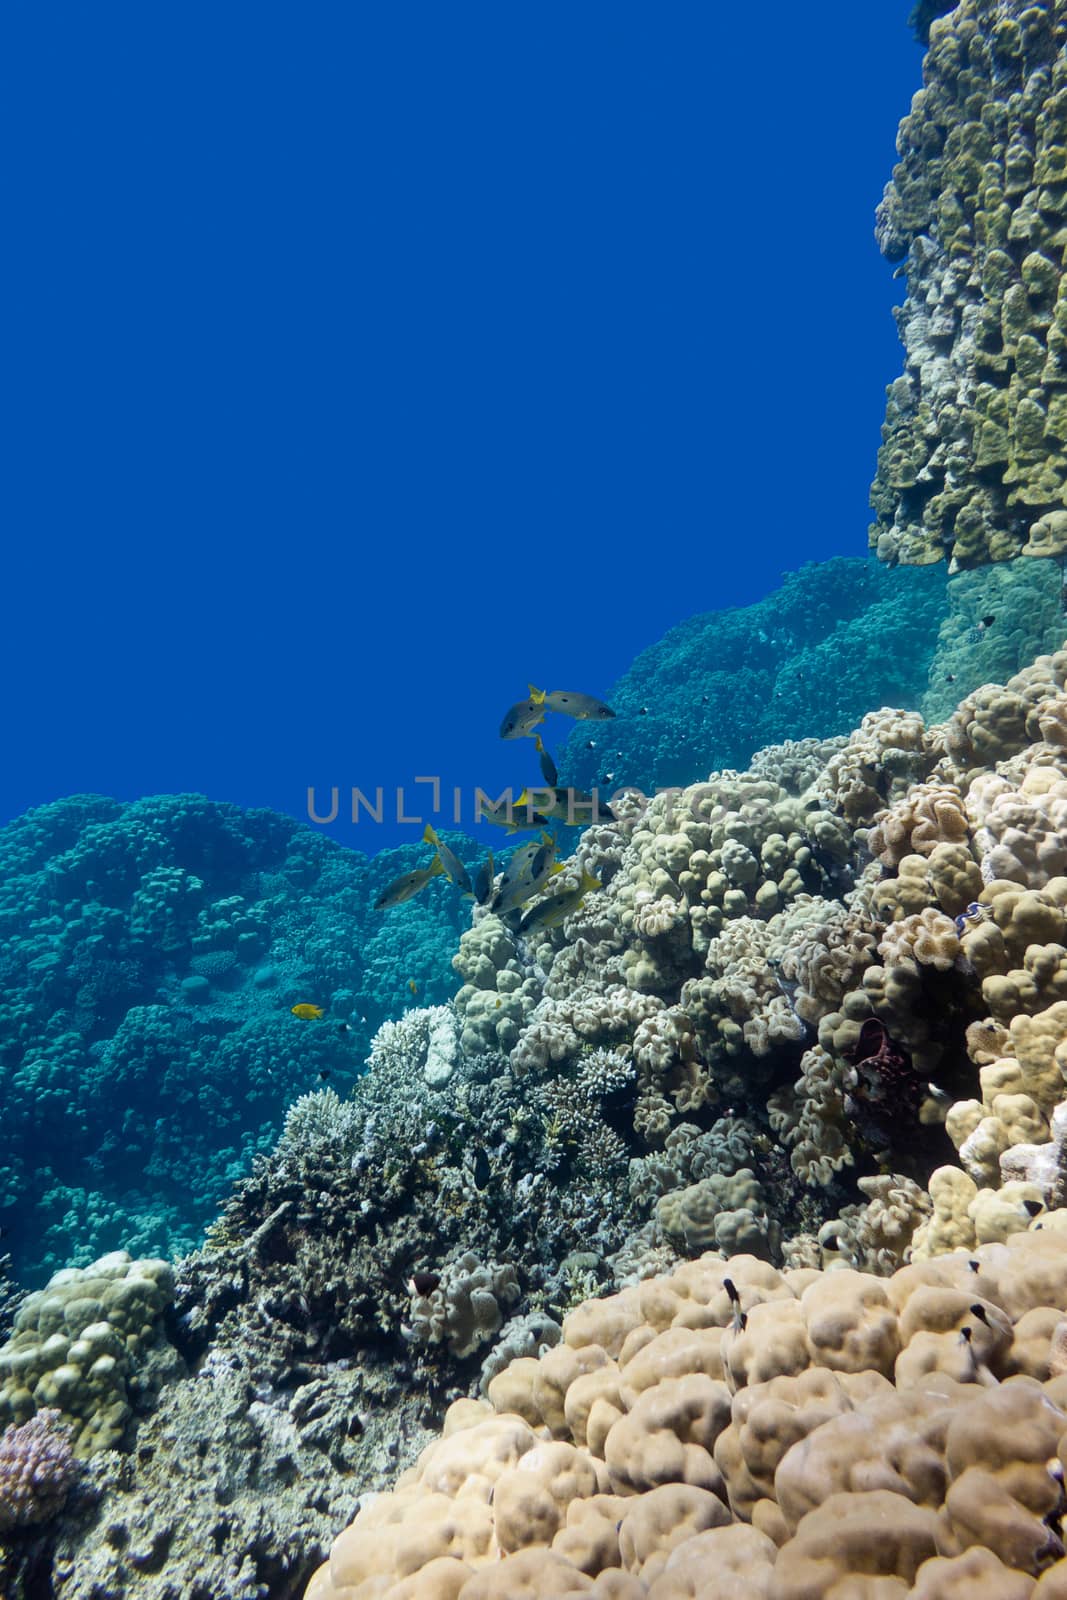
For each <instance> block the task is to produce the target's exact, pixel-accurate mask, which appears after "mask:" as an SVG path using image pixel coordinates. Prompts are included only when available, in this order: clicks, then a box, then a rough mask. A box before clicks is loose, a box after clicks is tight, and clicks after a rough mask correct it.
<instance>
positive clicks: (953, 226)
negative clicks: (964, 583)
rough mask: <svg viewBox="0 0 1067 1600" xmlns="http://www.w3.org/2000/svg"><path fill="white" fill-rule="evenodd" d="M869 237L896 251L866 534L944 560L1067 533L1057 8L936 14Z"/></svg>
mask: <svg viewBox="0 0 1067 1600" xmlns="http://www.w3.org/2000/svg"><path fill="white" fill-rule="evenodd" d="M920 11H921V15H920V17H919V18H918V19H917V20H919V21H920V22H922V23H923V24H926V23H929V24H930V26H929V49H928V52H927V56H926V61H925V65H924V72H923V87H922V88H921V89H920V90H919V92H918V94H917V95H916V96H915V97H914V99H913V101H912V105H911V110H910V111H909V113H908V115H907V116H906V117H905V118H904V119H903V121H902V123H901V125H900V132H899V135H898V139H897V149H898V152H899V154H900V161H899V163H898V164H897V166H896V167H895V168H894V171H893V177H892V181H891V182H890V184H889V185H888V187H887V189H886V192H885V197H884V199H883V201H882V203H881V206H880V208H879V213H878V230H877V231H878V240H879V244H880V246H881V248H882V250H883V252H884V254H885V255H886V256H887V257H888V259H889V260H890V261H893V262H901V263H904V264H905V266H904V270H905V272H906V276H907V297H906V299H905V302H904V305H903V306H902V307H901V309H900V312H899V314H898V322H899V327H900V333H901V338H902V340H903V343H904V348H905V369H904V373H903V375H902V376H901V377H899V378H898V379H897V380H896V381H895V382H894V383H893V384H892V385H891V386H890V388H889V391H888V400H887V406H886V418H885V424H884V427H883V430H882V439H883V442H882V447H881V450H880V451H879V457H878V473H877V476H876V478H875V481H874V486H873V489H872V505H873V507H874V510H875V513H876V518H877V520H876V521H875V523H874V524H873V526H872V528H871V535H870V537H871V544H872V546H873V547H874V548H875V549H876V551H877V553H878V555H879V557H880V558H881V559H882V560H883V561H888V562H913V563H930V562H936V561H940V560H942V559H943V558H945V557H947V558H948V560H949V563H950V567H951V569H952V570H953V571H955V570H956V569H958V568H961V567H969V566H975V565H978V564H980V563H983V562H987V561H1003V560H1006V559H1008V558H1010V557H1012V556H1015V555H1019V554H1024V555H1027V556H1051V557H1056V558H1061V557H1062V555H1063V553H1064V551H1065V550H1067V510H1065V506H1067V501H1065V499H1064V488H1065V484H1067V455H1065V440H1067V402H1065V398H1064V384H1065V382H1067V291H1065V290H1064V288H1063V282H1062V249H1063V237H1062V234H1063V226H1064V217H1065V214H1067V158H1065V155H1064V151H1065V149H1067V97H1065V96H1067V58H1065V56H1064V50H1063V46H1064V42H1065V40H1067V15H1065V13H1064V9H1063V7H1062V6H1061V5H1059V4H1052V5H1032V4H1029V3H1028V0H960V4H958V5H957V6H956V7H955V8H954V9H953V10H952V12H951V13H950V15H948V16H945V17H942V18H940V19H939V20H933V19H932V18H931V16H930V8H929V7H927V8H925V9H923V8H920Z"/></svg>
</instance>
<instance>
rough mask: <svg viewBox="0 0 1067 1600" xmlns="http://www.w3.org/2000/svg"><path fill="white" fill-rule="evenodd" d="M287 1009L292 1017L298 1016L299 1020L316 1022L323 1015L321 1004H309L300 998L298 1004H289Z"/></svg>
mask: <svg viewBox="0 0 1067 1600" xmlns="http://www.w3.org/2000/svg"><path fill="white" fill-rule="evenodd" d="M289 1009H290V1011H291V1012H292V1013H293V1016H294V1017H299V1018H300V1020H301V1022H317V1021H318V1019H319V1018H320V1017H321V1016H324V1015H325V1012H324V1011H323V1009H322V1007H321V1006H313V1005H309V1004H308V1002H307V1001H306V1000H302V1001H301V1002H300V1004H299V1005H298V1006H290V1007H289Z"/></svg>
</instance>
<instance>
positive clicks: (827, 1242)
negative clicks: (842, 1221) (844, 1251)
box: [823, 1234, 841, 1250]
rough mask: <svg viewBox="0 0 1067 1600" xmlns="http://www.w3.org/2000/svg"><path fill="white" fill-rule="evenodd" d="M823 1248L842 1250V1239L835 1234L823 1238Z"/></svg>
mask: <svg viewBox="0 0 1067 1600" xmlns="http://www.w3.org/2000/svg"><path fill="white" fill-rule="evenodd" d="M823 1248H824V1249H825V1250H840V1248H841V1240H840V1239H837V1238H835V1237H834V1235H833V1234H831V1235H830V1237H829V1238H828V1239H824V1240H823Z"/></svg>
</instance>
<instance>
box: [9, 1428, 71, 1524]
mask: <svg viewBox="0 0 1067 1600" xmlns="http://www.w3.org/2000/svg"><path fill="white" fill-rule="evenodd" d="M77 1470H78V1463H77V1461H76V1459H75V1456H74V1451H73V1450H72V1449H71V1443H70V1434H69V1432H68V1431H67V1429H66V1427H65V1426H64V1425H63V1424H62V1422H61V1420H60V1413H59V1412H58V1411H54V1410H52V1409H51V1408H48V1407H46V1408H45V1409H44V1410H42V1411H38V1412H37V1414H36V1416H33V1417H31V1418H30V1420H29V1422H24V1423H22V1425H21V1426H18V1425H16V1424H15V1423H12V1424H11V1425H10V1426H9V1427H7V1428H5V1429H4V1431H3V1433H2V1434H0V1534H2V1533H8V1532H10V1531H11V1529H13V1528H29V1527H33V1526H34V1525H35V1524H37V1523H41V1522H48V1521H50V1520H51V1518H52V1517H55V1516H58V1514H59V1512H60V1511H62V1509H63V1505H64V1503H65V1501H66V1498H67V1491H68V1490H69V1488H70V1486H71V1484H72V1483H73V1482H74V1478H75V1475H76V1473H77Z"/></svg>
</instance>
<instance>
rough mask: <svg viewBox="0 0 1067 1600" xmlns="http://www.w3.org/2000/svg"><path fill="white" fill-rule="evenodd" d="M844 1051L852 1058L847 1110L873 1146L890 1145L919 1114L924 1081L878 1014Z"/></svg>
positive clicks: (847, 1088)
mask: <svg viewBox="0 0 1067 1600" xmlns="http://www.w3.org/2000/svg"><path fill="white" fill-rule="evenodd" d="M841 1053H842V1055H843V1056H844V1058H845V1060H846V1061H850V1062H852V1070H851V1072H850V1073H849V1074H848V1076H847V1078H846V1080H845V1089H846V1093H845V1110H846V1112H847V1113H848V1115H849V1116H850V1117H851V1118H852V1119H853V1121H854V1122H855V1124H856V1128H857V1130H858V1131H859V1133H860V1134H861V1135H862V1136H863V1138H865V1139H866V1140H867V1143H868V1144H869V1145H870V1146H871V1148H872V1149H874V1150H884V1149H887V1148H888V1147H889V1145H890V1144H891V1143H892V1142H893V1139H894V1137H895V1136H897V1135H899V1134H900V1133H901V1131H902V1130H905V1131H906V1130H908V1129H910V1128H912V1127H914V1126H915V1125H916V1124H917V1122H918V1120H919V1108H920V1106H921V1104H922V1098H923V1084H922V1081H921V1079H920V1078H919V1075H918V1073H917V1072H916V1071H915V1069H914V1067H913V1066H912V1064H911V1056H910V1055H909V1054H908V1052H907V1051H906V1050H905V1049H904V1047H903V1046H902V1045H899V1044H897V1042H896V1040H895V1039H892V1038H890V1035H889V1029H888V1028H887V1027H886V1025H885V1023H884V1022H879V1021H878V1019H877V1018H876V1017H868V1018H867V1020H866V1022H865V1023H864V1024H863V1027H862V1028H861V1029H860V1036H859V1038H858V1040H857V1041H856V1043H855V1044H854V1045H853V1046H852V1047H851V1049H847V1050H843V1051H842V1052H841Z"/></svg>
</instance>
